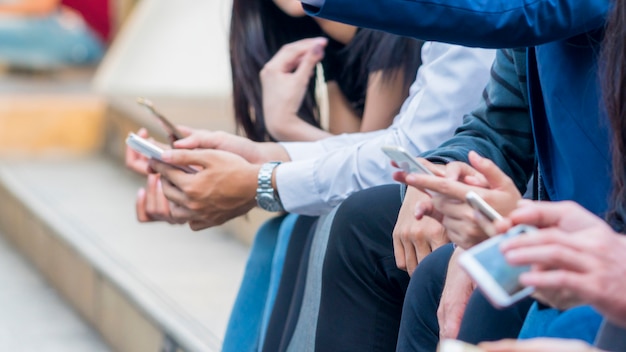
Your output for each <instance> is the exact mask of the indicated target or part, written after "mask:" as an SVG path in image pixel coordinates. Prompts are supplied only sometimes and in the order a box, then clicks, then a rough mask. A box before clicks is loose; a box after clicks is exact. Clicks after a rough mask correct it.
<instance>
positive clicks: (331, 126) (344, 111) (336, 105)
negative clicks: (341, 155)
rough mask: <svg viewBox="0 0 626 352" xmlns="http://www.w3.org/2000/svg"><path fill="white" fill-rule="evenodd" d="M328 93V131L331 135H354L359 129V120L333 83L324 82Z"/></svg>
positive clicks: (337, 86) (336, 85)
mask: <svg viewBox="0 0 626 352" xmlns="http://www.w3.org/2000/svg"><path fill="white" fill-rule="evenodd" d="M326 91H327V92H328V116H329V121H328V130H329V131H330V133H332V134H341V133H354V132H358V131H359V129H360V128H361V119H360V118H359V116H358V115H357V114H356V113H355V112H354V110H353V109H352V106H350V102H349V101H348V99H347V98H346V96H345V95H344V94H343V93H342V92H341V89H340V88H339V85H338V84H337V82H335V81H328V82H326Z"/></svg>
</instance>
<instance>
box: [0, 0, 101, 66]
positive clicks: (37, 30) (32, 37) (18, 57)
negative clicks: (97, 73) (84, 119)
mask: <svg viewBox="0 0 626 352" xmlns="http://www.w3.org/2000/svg"><path fill="white" fill-rule="evenodd" d="M110 26H111V24H110V18H109V1H108V0H94V1H85V0H15V1H9V2H7V1H0V63H2V64H4V65H7V66H9V68H11V67H12V68H17V69H19V68H23V69H43V70H48V69H55V68H59V67H63V66H73V65H88V64H93V63H96V62H98V61H99V60H100V59H101V58H102V56H103V54H104V50H105V47H106V43H107V41H108V40H109V35H110Z"/></svg>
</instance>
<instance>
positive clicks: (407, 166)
mask: <svg viewBox="0 0 626 352" xmlns="http://www.w3.org/2000/svg"><path fill="white" fill-rule="evenodd" d="M381 149H382V151H383V153H385V154H387V156H388V157H389V158H390V159H391V160H393V161H394V162H395V163H396V165H398V167H399V168H401V169H402V170H403V171H404V172H406V173H418V174H425V175H431V176H435V174H433V173H432V172H431V171H430V170H428V168H427V167H426V166H424V165H422V164H421V163H420V162H419V161H417V159H415V158H414V157H413V156H411V154H409V152H408V151H406V149H404V148H402V147H400V146H395V145H394V146H391V145H386V146H383V147H381Z"/></svg>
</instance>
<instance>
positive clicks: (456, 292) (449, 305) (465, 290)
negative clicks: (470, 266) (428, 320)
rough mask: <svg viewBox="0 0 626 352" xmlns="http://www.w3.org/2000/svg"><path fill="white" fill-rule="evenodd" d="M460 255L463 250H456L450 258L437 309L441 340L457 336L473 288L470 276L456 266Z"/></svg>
mask: <svg viewBox="0 0 626 352" xmlns="http://www.w3.org/2000/svg"><path fill="white" fill-rule="evenodd" d="M461 253H463V250H462V249H461V248H457V249H455V250H454V253H452V257H450V262H449V264H448V273H447V275H446V283H445V285H444V287H443V293H442V294H441V300H440V301H439V308H438V309H437V320H438V321H439V338H440V339H441V340H443V339H454V338H456V337H457V335H458V334H459V328H460V327H461V320H463V313H465V307H467V302H468V301H469V298H470V296H471V295H472V292H474V288H475V286H474V282H473V281H472V279H471V278H470V276H469V275H467V273H466V272H465V270H463V269H462V268H461V267H460V266H459V265H458V258H459V256H460V255H461Z"/></svg>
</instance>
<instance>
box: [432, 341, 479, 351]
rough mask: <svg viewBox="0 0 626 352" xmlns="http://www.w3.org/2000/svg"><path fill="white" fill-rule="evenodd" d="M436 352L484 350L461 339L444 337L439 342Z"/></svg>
mask: <svg viewBox="0 0 626 352" xmlns="http://www.w3.org/2000/svg"><path fill="white" fill-rule="evenodd" d="M437 352H484V350H483V349H482V348H478V346H476V345H470V344H469V343H466V342H463V341H459V340H452V339H446V340H442V341H441V342H440V343H439V346H438V347H437Z"/></svg>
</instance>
